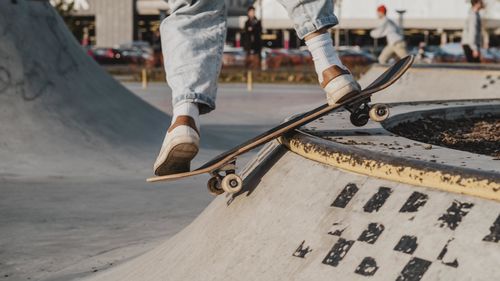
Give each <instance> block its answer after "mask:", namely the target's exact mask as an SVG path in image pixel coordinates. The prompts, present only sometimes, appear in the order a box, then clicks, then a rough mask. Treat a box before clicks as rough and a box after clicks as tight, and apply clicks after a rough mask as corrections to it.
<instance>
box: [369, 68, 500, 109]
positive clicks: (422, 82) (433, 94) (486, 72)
mask: <svg viewBox="0 0 500 281" xmlns="http://www.w3.org/2000/svg"><path fill="white" fill-rule="evenodd" d="M386 68H387V66H385V65H374V66H373V67H372V68H371V69H370V70H369V71H368V72H367V73H366V74H365V75H364V76H363V77H362V78H361V80H360V84H361V85H362V86H367V85H368V84H369V83H371V81H373V80H374V79H375V78H376V77H378V76H379V75H380V74H382V72H384V71H385V69H386ZM499 93H500V67H498V66H497V65H460V64H445V65H425V64H421V65H418V64H417V65H413V66H412V68H410V69H409V70H408V72H406V74H405V75H404V76H403V77H401V79H399V80H398V81H397V82H396V83H395V84H394V85H392V86H391V87H389V88H388V89H387V90H385V91H384V93H383V94H381V95H375V96H374V97H373V100H374V101H376V102H394V101H398V102H414V101H447V100H477V99H498V98H499V97H500V94H499Z"/></svg>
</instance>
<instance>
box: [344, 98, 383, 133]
mask: <svg viewBox="0 0 500 281" xmlns="http://www.w3.org/2000/svg"><path fill="white" fill-rule="evenodd" d="M370 101H371V99H370V98H369V97H368V98H366V99H363V100H360V101H359V102H357V103H355V104H352V105H349V106H346V107H345V108H346V109H347V110H348V111H349V112H350V113H351V115H350V118H349V119H350V121H351V123H352V124H353V125H354V126H356V127H363V126H364V125H366V123H368V120H370V119H372V120H373V121H375V122H382V121H384V120H385V119H387V117H389V107H388V106H387V105H386V104H383V103H378V104H374V105H370Z"/></svg>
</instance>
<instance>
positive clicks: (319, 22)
mask: <svg viewBox="0 0 500 281" xmlns="http://www.w3.org/2000/svg"><path fill="white" fill-rule="evenodd" d="M338 23H339V20H338V19H337V17H336V16H328V17H322V18H319V19H315V20H311V21H307V22H304V23H302V24H301V25H297V24H296V25H295V26H294V27H295V31H296V32H297V35H298V36H299V38H300V39H304V37H306V36H307V35H309V34H311V33H313V32H315V31H318V30H320V29H322V28H325V27H327V28H330V27H333V26H335V25H337V24H338Z"/></svg>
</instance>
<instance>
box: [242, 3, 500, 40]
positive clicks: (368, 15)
mask: <svg viewBox="0 0 500 281" xmlns="http://www.w3.org/2000/svg"><path fill="white" fill-rule="evenodd" d="M334 2H335V14H336V15H337V17H338V18H339V20H340V24H339V25H338V26H337V30H336V32H337V36H336V37H337V38H336V39H337V41H338V42H337V43H338V44H339V45H361V46H364V45H373V44H376V43H377V42H374V41H373V39H371V38H370V37H369V30H370V29H372V28H374V27H376V26H377V24H378V20H377V17H376V9H377V7H378V6H379V5H382V4H384V5H386V7H387V8H388V16H389V17H390V18H392V19H394V20H396V21H397V22H398V21H400V20H402V25H403V27H404V29H405V35H406V38H407V40H408V41H409V43H410V45H418V43H419V42H426V43H428V44H431V45H440V44H444V43H447V42H455V41H460V37H461V33H462V28H463V26H464V21H465V18H466V16H467V13H468V11H469V8H470V4H469V3H470V1H469V0H439V1H436V0H418V1H408V0H383V1H382V0H334ZM485 2H486V5H487V8H486V10H484V11H482V12H481V15H482V20H483V26H484V27H485V30H484V33H485V34H484V35H485V36H484V38H485V41H486V42H485V43H489V44H491V45H495V46H498V45H500V42H499V35H500V1H497V0H485ZM255 5H256V7H257V14H258V15H259V17H260V18H261V19H262V22H263V27H264V29H266V30H267V31H268V34H267V35H266V37H267V38H268V39H274V42H272V43H269V42H268V44H274V45H276V44H278V45H287V44H290V45H292V46H293V45H297V44H298V43H297V42H294V41H295V40H297V39H296V37H295V36H294V32H293V29H291V27H292V22H291V21H290V19H289V18H288V15H287V12H286V10H285V9H284V8H283V7H282V6H281V5H280V4H279V3H278V2H277V1H276V0H257V1H256V4H255ZM242 21H244V19H243V18H242V19H240V24H241V22H242ZM287 39H288V40H290V42H289V43H288V42H286V40H287ZM281 41H283V42H281ZM379 43H383V42H379Z"/></svg>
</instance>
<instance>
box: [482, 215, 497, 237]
mask: <svg viewBox="0 0 500 281" xmlns="http://www.w3.org/2000/svg"><path fill="white" fill-rule="evenodd" d="M483 241H486V242H495V243H498V241H500V215H498V217H497V219H496V220H495V222H494V223H493V225H492V226H491V227H490V234H488V235H486V236H484V238H483Z"/></svg>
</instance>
